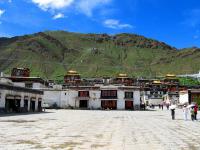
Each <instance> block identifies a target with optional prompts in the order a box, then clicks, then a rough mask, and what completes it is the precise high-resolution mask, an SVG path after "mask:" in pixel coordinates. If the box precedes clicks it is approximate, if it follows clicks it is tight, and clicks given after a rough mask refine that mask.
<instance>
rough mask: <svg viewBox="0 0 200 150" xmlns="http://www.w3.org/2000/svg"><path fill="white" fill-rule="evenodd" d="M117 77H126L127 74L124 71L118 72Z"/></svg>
mask: <svg viewBox="0 0 200 150" xmlns="http://www.w3.org/2000/svg"><path fill="white" fill-rule="evenodd" d="M118 78H128V76H127V74H125V73H120V74H118Z"/></svg>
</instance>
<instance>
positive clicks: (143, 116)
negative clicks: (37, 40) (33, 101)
mask: <svg viewBox="0 0 200 150" xmlns="http://www.w3.org/2000/svg"><path fill="white" fill-rule="evenodd" d="M0 149H1V150H6V149H7V150H12V149H25V150H28V149H47V150H49V149H69V150H72V149H86V150H93V149H102V150H179V149H180V150H187V149H188V150H195V149H200V122H199V121H194V122H192V121H191V120H189V121H184V120H183V114H182V111H181V110H176V120H171V117H170V111H167V110H164V111H162V110H156V111H84V110H48V111H47V112H45V113H38V114H28V115H6V116H1V117H0Z"/></svg>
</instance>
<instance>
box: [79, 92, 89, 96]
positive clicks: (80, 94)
mask: <svg viewBox="0 0 200 150" xmlns="http://www.w3.org/2000/svg"><path fill="white" fill-rule="evenodd" d="M78 96H79V97H89V91H79V92H78Z"/></svg>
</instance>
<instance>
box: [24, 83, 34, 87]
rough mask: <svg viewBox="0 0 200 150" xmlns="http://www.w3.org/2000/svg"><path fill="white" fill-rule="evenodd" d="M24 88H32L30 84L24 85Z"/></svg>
mask: <svg viewBox="0 0 200 150" xmlns="http://www.w3.org/2000/svg"><path fill="white" fill-rule="evenodd" d="M25 87H26V88H33V84H32V83H25Z"/></svg>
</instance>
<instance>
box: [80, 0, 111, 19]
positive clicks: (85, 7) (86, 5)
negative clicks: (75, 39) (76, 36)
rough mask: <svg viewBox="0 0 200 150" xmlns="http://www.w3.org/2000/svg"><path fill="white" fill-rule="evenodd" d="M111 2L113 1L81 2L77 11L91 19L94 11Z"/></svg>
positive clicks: (81, 0) (89, 0)
mask: <svg viewBox="0 0 200 150" xmlns="http://www.w3.org/2000/svg"><path fill="white" fill-rule="evenodd" d="M111 2H112V0H79V1H78V3H77V9H78V10H79V11H80V12H82V13H84V14H85V15H87V16H89V17H91V16H92V13H93V10H94V9H96V8H100V7H102V6H103V5H106V4H109V3H111Z"/></svg>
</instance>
